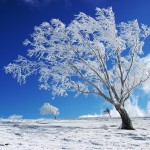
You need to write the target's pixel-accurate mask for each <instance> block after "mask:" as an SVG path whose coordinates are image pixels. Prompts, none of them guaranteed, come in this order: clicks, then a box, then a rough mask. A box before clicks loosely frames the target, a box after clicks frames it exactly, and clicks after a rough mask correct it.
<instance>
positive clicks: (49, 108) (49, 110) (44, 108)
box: [40, 103, 59, 119]
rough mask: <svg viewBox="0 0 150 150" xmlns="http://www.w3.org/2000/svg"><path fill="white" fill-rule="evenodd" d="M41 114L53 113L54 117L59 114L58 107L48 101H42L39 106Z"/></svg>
mask: <svg viewBox="0 0 150 150" xmlns="http://www.w3.org/2000/svg"><path fill="white" fill-rule="evenodd" d="M40 114H41V115H53V116H54V118H55V119H56V117H57V116H58V115H59V109H58V108H56V107H54V106H52V105H50V104H49V103H44V104H43V106H42V107H41V108H40Z"/></svg>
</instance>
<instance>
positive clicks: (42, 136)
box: [0, 118, 150, 150]
mask: <svg viewBox="0 0 150 150" xmlns="http://www.w3.org/2000/svg"><path fill="white" fill-rule="evenodd" d="M132 120H133V124H134V127H135V128H136V130H134V131H127V130H120V129H119V125H120V119H117V118H113V119H109V118H91V119H89V118H88V119H85V118H84V119H74V120H73V119H72V120H71V119H68V120H67V119H66V120H48V119H40V120H9V119H0V150H63V149H66V150H100V149H104V150H105V149H109V150H110V149H112V150H118V149H119V150H129V149H134V150H150V118H132Z"/></svg>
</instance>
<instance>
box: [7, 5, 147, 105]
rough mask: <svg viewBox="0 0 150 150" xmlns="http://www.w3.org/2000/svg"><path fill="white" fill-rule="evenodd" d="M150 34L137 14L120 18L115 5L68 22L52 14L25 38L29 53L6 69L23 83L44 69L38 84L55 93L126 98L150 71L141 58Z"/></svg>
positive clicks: (109, 98)
mask: <svg viewBox="0 0 150 150" xmlns="http://www.w3.org/2000/svg"><path fill="white" fill-rule="evenodd" d="M149 35H150V28H149V27H147V26H146V25H144V24H141V25H139V23H138V21H137V20H133V21H128V22H121V23H120V24H116V23H115V17H114V12H113V11H112V8H108V9H101V8H96V15H95V17H90V16H88V15H86V14H84V13H82V12H81V13H79V14H78V15H76V17H75V19H74V20H73V21H72V22H71V23H70V24H68V25H65V24H64V23H62V22H61V21H60V20H58V19H52V20H51V21H50V22H43V23H42V24H41V25H40V26H36V27H35V28H34V32H33V33H32V34H31V39H27V40H25V42H24V45H26V46H29V47H30V48H29V49H28V58H25V57H23V56H18V59H17V60H15V61H14V63H10V64H9V65H7V66H6V67H5V71H6V73H12V75H13V77H14V78H17V81H18V82H20V83H25V81H26V78H27V77H28V76H30V75H32V74H39V75H40V76H39V79H38V81H39V83H40V85H39V87H40V88H41V89H45V90H52V94H53V96H55V95H60V96H66V95H67V94H68V92H70V91H72V92H76V93H77V94H81V93H82V94H96V95H100V96H102V97H103V98H105V99H106V100H107V101H109V102H110V103H116V102H119V103H121V104H123V103H124V101H125V100H126V99H127V98H128V97H129V96H130V93H131V91H132V89H134V88H135V87H136V86H138V85H140V84H141V83H143V82H144V81H146V80H147V79H148V78H149V77H150V70H149V68H147V65H146V64H147V62H144V61H142V56H143V46H144V41H145V39H146V38H147V37H148V36H149Z"/></svg>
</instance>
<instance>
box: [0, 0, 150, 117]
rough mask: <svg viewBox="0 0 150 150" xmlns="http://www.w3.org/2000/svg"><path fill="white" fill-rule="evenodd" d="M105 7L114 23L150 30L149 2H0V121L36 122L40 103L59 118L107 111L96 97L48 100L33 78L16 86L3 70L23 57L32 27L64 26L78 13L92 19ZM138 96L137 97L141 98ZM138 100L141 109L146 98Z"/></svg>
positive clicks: (49, 94)
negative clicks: (19, 117) (50, 23)
mask: <svg viewBox="0 0 150 150" xmlns="http://www.w3.org/2000/svg"><path fill="white" fill-rule="evenodd" d="M46 1H47V2H46ZM109 6H112V8H113V10H114V12H115V15H116V22H118V23H119V22H121V21H129V20H133V19H138V21H139V22H140V23H144V24H147V25H148V26H150V15H149V14H150V0H0V118H1V117H3V118H7V117H8V116H10V115H12V114H20V115H23V117H24V118H40V117H41V116H40V114H39V107H40V106H41V105H42V104H43V103H44V102H49V103H51V104H52V105H54V106H56V107H58V108H59V110H60V116H59V117H60V118H75V117H78V116H80V115H85V114H94V113H100V111H101V110H102V109H103V108H106V107H107V103H106V102H105V101H103V100H102V99H101V98H100V97H96V96H88V97H84V96H79V97H77V98H74V96H73V95H72V94H70V95H69V96H68V97H65V98H63V97H56V99H55V100H52V99H51V98H52V97H51V93H50V92H49V91H43V90H41V91H40V90H39V89H38V82H37V81H36V80H37V77H35V76H32V77H30V78H28V80H27V83H26V84H25V85H19V84H18V83H17V82H16V80H14V79H13V78H12V77H11V75H6V74H5V73H4V71H3V67H4V66H5V65H7V64H8V63H10V62H12V60H14V59H16V58H17V56H18V55H23V56H25V55H26V50H27V48H26V47H24V46H23V45H22V43H23V41H24V40H25V39H26V38H29V34H31V33H32V32H33V28H34V26H35V25H39V24H41V23H42V22H43V21H49V20H51V19H52V18H58V19H60V20H62V21H63V22H65V23H66V24H67V23H69V22H70V21H71V20H72V19H73V18H74V15H75V14H78V13H79V12H85V13H86V14H88V15H90V16H94V13H95V8H96V7H100V8H103V7H105V8H107V7H109ZM149 42H150V41H149ZM145 52H146V53H148V52H150V44H149V43H147V44H146V46H145ZM138 93H139V96H140V95H142V94H143V93H140V92H138ZM141 99H142V100H141V101H140V102H139V104H140V105H141V107H143V108H144V107H145V106H146V103H147V100H148V96H142V98H141Z"/></svg>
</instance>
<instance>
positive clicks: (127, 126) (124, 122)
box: [116, 106, 134, 130]
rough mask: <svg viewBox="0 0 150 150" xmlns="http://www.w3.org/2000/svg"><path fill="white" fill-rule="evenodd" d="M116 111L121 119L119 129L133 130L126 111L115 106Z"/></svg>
mask: <svg viewBox="0 0 150 150" xmlns="http://www.w3.org/2000/svg"><path fill="white" fill-rule="evenodd" d="M116 110H117V111H118V112H119V114H120V116H121V119H122V126H121V129H126V130H134V128H133V125H132V122H131V119H130V117H129V115H128V113H127V111H126V110H125V109H124V107H123V106H119V107H118V106H116Z"/></svg>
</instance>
